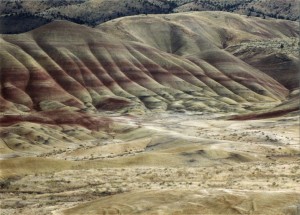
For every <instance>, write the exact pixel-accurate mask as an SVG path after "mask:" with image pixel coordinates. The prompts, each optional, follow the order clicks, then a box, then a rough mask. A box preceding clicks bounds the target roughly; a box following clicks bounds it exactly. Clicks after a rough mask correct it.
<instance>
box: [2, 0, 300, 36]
mask: <svg viewBox="0 0 300 215" xmlns="http://www.w3.org/2000/svg"><path fill="white" fill-rule="evenodd" d="M187 11H227V12H234V13H239V14H244V15H248V16H259V17H262V18H268V17H271V18H278V19H288V20H297V19H299V11H298V2H297V0H286V1H284V0H242V1H241V0H226V1H225V0H167V1H162V0H60V1H50V0H42V1H34V3H33V1H25V0H1V4H0V13H1V16H0V24H1V25H0V26H1V27H0V33H21V32H26V31H29V30H31V29H34V28H37V27H39V26H41V25H43V24H45V23H47V22H50V21H51V20H57V19H61V20H68V21H72V22H75V23H78V24H86V25H89V26H96V25H98V24H100V23H103V22H106V21H108V20H112V19H115V18H118V17H124V16H129V15H137V14H168V13H176V12H187ZM33 19H34V20H33ZM16 21H18V24H16V25H15V24H14V23H16Z"/></svg>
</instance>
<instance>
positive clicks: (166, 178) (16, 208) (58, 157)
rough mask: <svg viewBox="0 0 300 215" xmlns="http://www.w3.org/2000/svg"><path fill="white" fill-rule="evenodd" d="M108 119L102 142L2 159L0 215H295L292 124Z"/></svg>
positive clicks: (298, 172)
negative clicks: (109, 126)
mask: <svg viewBox="0 0 300 215" xmlns="http://www.w3.org/2000/svg"><path fill="white" fill-rule="evenodd" d="M112 118H113V119H114V121H115V122H116V123H115V125H114V126H113V127H112V128H111V129H110V130H109V131H108V132H107V135H106V136H105V138H99V139H93V140H88V141H82V142H78V144H74V145H73V146H72V147H69V148H67V149H64V150H57V149H54V150H52V151H51V150H50V149H49V151H48V152H46V153H45V151H41V153H39V155H37V156H21V157H15V158H14V157H13V156H12V158H7V157H5V156H4V157H3V158H2V160H1V161H0V165H1V178H2V179H1V184H0V185H1V197H0V200H1V205H0V207H1V215H2V214H3V215H6V214H7V215H8V214H40V215H42V214H51V213H52V214H57V215H58V214H93V215H94V214H293V215H298V214H300V186H299V184H300V179H299V178H300V147H299V118H298V117H285V118H274V119H264V120H252V121H226V120H223V119H220V118H219V116H218V115H210V116H207V115H202V114H201V113H200V114H189V113H185V114H184V113H157V114H154V113H153V114H152V115H148V116H143V117H129V116H128V117H126V116H112Z"/></svg>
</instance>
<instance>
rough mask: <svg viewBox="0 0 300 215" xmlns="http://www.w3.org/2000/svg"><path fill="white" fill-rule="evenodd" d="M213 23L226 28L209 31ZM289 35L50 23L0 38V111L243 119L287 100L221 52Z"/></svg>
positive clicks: (143, 22)
mask: <svg viewBox="0 0 300 215" xmlns="http://www.w3.org/2000/svg"><path fill="white" fill-rule="evenodd" d="M228 20H230V22H228ZM218 22H227V23H228V24H227V27H226V25H225V26H224V27H223V26H222V25H220V26H219V27H218V26H216V25H212V24H211V23H218ZM244 22H247V25H250V26H252V27H253V28H246V27H245V24H243V23H244ZM229 23H230V25H231V26H229ZM256 24H259V25H257V26H258V27H256V28H255V25H256ZM221 26H222V27H221ZM268 26H272V27H268ZM296 26H297V24H296V23H294V22H287V21H285V22H284V21H276V20H273V21H270V20H262V19H253V20H252V19H247V18H246V17H243V16H239V15H232V14H229V13H220V12H216V13H206V12H203V13H186V14H178V15H164V16H140V17H128V18H122V19H119V20H116V21H112V22H109V23H105V24H103V25H100V26H98V29H92V28H89V27H86V26H82V25H78V24H74V23H70V22H66V21H56V22H52V23H50V24H47V25H45V26H42V27H40V28H38V29H35V30H33V31H31V32H28V33H24V34H19V35H3V36H2V39H1V47H3V48H2V49H1V52H0V55H1V59H2V62H3V63H1V75H2V83H1V85H2V87H1V111H2V112H24V111H25V112H26V111H32V110H35V111H49V110H74V111H82V112H91V111H92V112H93V111H96V110H122V111H125V112H145V111H148V110H152V111H153V110H196V111H204V112H219V111H225V112H247V110H246V109H248V110H251V109H253V108H254V107H255V108H254V109H256V108H257V106H260V104H261V105H262V106H264V105H265V103H266V102H267V103H269V104H272V102H273V103H274V104H275V103H278V102H280V101H283V100H285V98H286V96H287V95H288V94H289V90H288V89H287V88H286V87H285V86H283V85H282V84H280V83H279V82H277V81H275V80H274V79H273V78H272V77H270V76H269V75H266V74H264V73H262V72H261V71H259V70H258V69H256V68H254V67H252V66H250V65H248V64H246V63H245V62H244V61H242V60H240V59H239V58H237V57H235V56H233V55H232V54H230V53H228V52H226V51H224V50H223V47H224V46H227V44H232V43H234V44H235V43H238V42H239V41H243V40H249V39H250V38H254V39H255V38H256V39H262V40H267V39H270V38H286V39H287V38H289V37H295V36H297V35H298V29H297V28H296ZM201 29H202V30H201ZM262 29H264V30H262ZM259 30H260V33H258V31H259ZM267 31H268V32H270V33H267ZM234 32H237V33H234ZM224 44H226V45H224ZM251 103H252V104H253V105H251ZM254 103H255V105H254Z"/></svg>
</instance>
